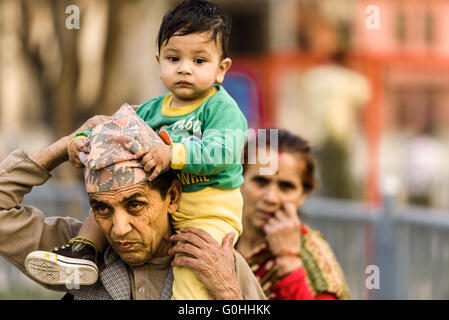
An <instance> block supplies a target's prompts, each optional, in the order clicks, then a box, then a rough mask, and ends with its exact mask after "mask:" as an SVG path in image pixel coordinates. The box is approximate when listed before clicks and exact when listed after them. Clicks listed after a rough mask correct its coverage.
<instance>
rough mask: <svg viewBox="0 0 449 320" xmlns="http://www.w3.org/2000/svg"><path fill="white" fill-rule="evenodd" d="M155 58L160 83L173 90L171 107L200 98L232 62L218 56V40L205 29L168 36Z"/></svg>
mask: <svg viewBox="0 0 449 320" xmlns="http://www.w3.org/2000/svg"><path fill="white" fill-rule="evenodd" d="M217 40H219V39H217ZM156 59H157V61H158V63H159V67H160V73H161V79H162V82H163V83H164V85H165V87H166V88H167V89H168V90H170V91H171V92H172V93H173V106H176V105H185V104H188V103H191V102H192V101H194V100H197V99H200V98H202V97H203V96H204V95H205V94H206V93H207V92H208V90H209V89H210V88H211V87H212V85H213V84H214V82H215V81H217V82H220V83H221V82H222V81H223V79H224V75H225V73H226V71H227V70H228V69H229V67H230V66H231V63H232V61H231V59H229V58H226V59H221V48H220V47H219V45H218V41H217V42H216V41H214V40H211V39H210V34H209V33H207V32H205V33H192V34H188V35H184V36H177V35H174V36H172V37H171V38H170V39H169V40H168V42H167V43H166V44H164V45H163V46H162V47H161V50H160V54H159V55H157V56H156Z"/></svg>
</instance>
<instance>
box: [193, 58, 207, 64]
mask: <svg viewBox="0 0 449 320" xmlns="http://www.w3.org/2000/svg"><path fill="white" fill-rule="evenodd" d="M194 61H195V63H197V64H202V63H204V62H206V60H204V59H201V58H198V59H195V60H194Z"/></svg>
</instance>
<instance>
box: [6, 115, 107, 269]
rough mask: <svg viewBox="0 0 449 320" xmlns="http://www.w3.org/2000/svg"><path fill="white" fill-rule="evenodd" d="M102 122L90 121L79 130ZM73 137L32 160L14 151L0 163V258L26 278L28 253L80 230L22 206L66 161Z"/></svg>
mask: <svg viewBox="0 0 449 320" xmlns="http://www.w3.org/2000/svg"><path fill="white" fill-rule="evenodd" d="M103 119H104V118H103V117H94V118H91V119H89V120H88V121H86V122H85V123H84V124H83V126H82V127H81V128H80V129H83V130H85V129H88V128H89V127H91V126H95V125H96V124H97V123H98V121H100V120H103ZM80 129H78V130H80ZM72 137H73V134H71V135H68V136H66V137H64V138H61V139H59V140H58V141H56V142H55V143H53V144H52V145H50V146H49V147H47V148H44V149H42V150H41V151H38V152H36V153H34V154H33V155H31V156H28V155H27V154H26V153H25V152H23V151H22V150H16V151H14V152H13V153H11V154H10V155H8V156H7V157H6V158H5V159H4V160H3V161H2V162H1V163H0V255H1V256H3V257H4V258H5V259H6V260H8V261H9V262H11V263H12V264H13V265H15V266H16V267H17V268H18V269H20V270H21V271H22V272H23V273H25V274H26V271H25V267H24V262H25V258H26V256H27V254H28V253H30V252H31V251H34V250H51V249H53V248H54V247H55V246H59V245H61V244H62V243H66V242H67V241H68V240H69V239H70V238H72V237H73V236H75V235H76V234H77V232H78V230H79V228H80V227H81V224H82V223H81V222H80V221H78V220H76V219H73V218H70V217H48V218H46V217H45V215H44V214H43V213H42V212H41V211H40V210H38V209H36V208H33V207H29V206H22V205H21V202H22V201H23V198H24V196H25V195H26V194H27V193H29V192H31V190H32V188H33V187H35V186H38V185H42V184H44V183H45V182H46V181H47V180H48V179H50V177H51V174H50V171H51V170H52V169H54V168H55V167H56V166H58V165H59V164H61V163H62V162H64V161H66V160H67V143H68V141H70V139H71V138H72Z"/></svg>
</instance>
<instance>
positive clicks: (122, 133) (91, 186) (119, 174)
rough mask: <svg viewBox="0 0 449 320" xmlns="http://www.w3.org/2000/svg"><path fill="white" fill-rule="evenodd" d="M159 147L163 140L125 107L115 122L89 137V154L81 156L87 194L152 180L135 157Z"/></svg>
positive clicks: (95, 131) (109, 122) (87, 140)
mask: <svg viewBox="0 0 449 320" xmlns="http://www.w3.org/2000/svg"><path fill="white" fill-rule="evenodd" d="M159 143H163V141H162V140H161V138H160V137H159V136H158V135H157V133H156V132H154V131H153V129H151V127H150V126H149V125H148V124H146V123H145V121H143V120H142V119H141V118H139V116H138V115H137V114H136V112H135V111H134V110H133V109H132V108H131V106H129V105H128V104H124V105H122V106H121V107H120V109H119V110H118V111H117V112H116V113H115V114H114V115H113V116H112V120H110V121H107V122H104V123H101V124H99V125H98V126H96V127H95V128H94V129H93V130H92V132H91V133H90V134H89V136H88V137H87V139H86V144H87V147H88V148H89V153H88V154H86V153H84V152H81V153H80V156H79V158H80V160H81V162H82V163H83V164H84V166H85V170H84V179H85V184H86V190H87V192H104V191H111V190H116V189H120V188H124V187H129V186H132V185H134V184H137V183H139V182H142V181H146V180H148V178H149V176H150V173H148V172H145V171H144V170H143V166H142V164H141V161H140V160H139V159H136V157H135V155H134V154H135V153H136V152H137V151H139V150H140V149H141V148H144V147H151V146H153V145H155V144H159Z"/></svg>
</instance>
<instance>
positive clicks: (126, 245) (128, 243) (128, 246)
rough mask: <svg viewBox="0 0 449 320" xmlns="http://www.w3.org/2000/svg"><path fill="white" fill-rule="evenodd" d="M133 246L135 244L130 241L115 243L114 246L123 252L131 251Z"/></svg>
mask: <svg viewBox="0 0 449 320" xmlns="http://www.w3.org/2000/svg"><path fill="white" fill-rule="evenodd" d="M135 244H136V242H131V241H115V245H116V246H117V247H119V248H120V249H121V250H124V251H127V250H131V249H132V248H133V246H134V245H135Z"/></svg>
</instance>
